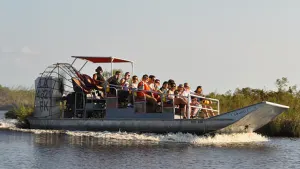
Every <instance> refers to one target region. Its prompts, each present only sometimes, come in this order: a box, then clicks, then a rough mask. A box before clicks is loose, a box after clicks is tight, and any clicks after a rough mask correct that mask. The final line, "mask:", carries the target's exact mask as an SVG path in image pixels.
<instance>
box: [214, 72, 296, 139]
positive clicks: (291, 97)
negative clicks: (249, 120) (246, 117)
mask: <svg viewBox="0 0 300 169" xmlns="http://www.w3.org/2000/svg"><path fill="white" fill-rule="evenodd" d="M275 84H276V86H277V91H267V90H262V89H251V88H249V87H247V88H242V89H239V88H237V89H236V90H235V91H234V92H231V91H228V92H226V93H225V94H216V93H210V94H209V97H213V98H217V99H219V100H220V108H221V112H222V113H224V112H228V111H231V110H234V109H238V108H241V107H244V106H248V105H251V104H255V103H258V102H261V101H270V102H275V103H279V104H283V105H287V106H289V107H290V108H289V109H288V110H287V111H286V112H284V113H282V114H281V115H279V116H278V117H277V118H275V119H274V120H273V121H272V122H270V123H269V124H267V125H266V126H264V127H263V128H261V129H260V130H259V131H258V132H260V133H263V134H265V135H269V136H291V137H292V136H295V137H300V91H299V90H297V87H296V86H289V85H288V80H287V78H281V79H277V80H276V82H275Z"/></svg>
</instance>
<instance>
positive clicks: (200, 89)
mask: <svg viewBox="0 0 300 169" xmlns="http://www.w3.org/2000/svg"><path fill="white" fill-rule="evenodd" d="M195 93H198V94H201V93H202V86H197V88H196V90H195Z"/></svg>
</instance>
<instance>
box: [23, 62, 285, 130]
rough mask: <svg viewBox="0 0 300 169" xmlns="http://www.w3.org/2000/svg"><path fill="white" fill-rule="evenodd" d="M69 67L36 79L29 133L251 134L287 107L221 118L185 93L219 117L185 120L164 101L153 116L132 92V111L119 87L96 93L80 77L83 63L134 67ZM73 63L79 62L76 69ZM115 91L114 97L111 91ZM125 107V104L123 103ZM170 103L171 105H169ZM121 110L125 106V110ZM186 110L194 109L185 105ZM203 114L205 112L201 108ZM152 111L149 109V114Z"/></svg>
mask: <svg viewBox="0 0 300 169" xmlns="http://www.w3.org/2000/svg"><path fill="white" fill-rule="evenodd" d="M72 58H74V61H73V62H72V63H55V64H52V65H50V66H48V67H47V68H46V69H45V70H44V71H43V72H42V73H41V74H40V76H39V77H37V78H36V79H35V91H36V95H35V107H34V113H33V114H32V116H31V117H29V118H28V121H29V124H30V128H33V129H59V130H80V131H126V132H151V133H168V132H173V133H177V132H183V133H195V134H200V135H201V134H207V133H239V132H254V131H256V130H257V129H259V128H261V127H262V126H264V125H266V124H267V123H269V122H270V121H271V120H273V119H274V118H275V117H276V116H278V115H279V114H281V113H282V112H284V111H286V110H287V109H288V108H289V107H288V106H285V105H280V104H276V103H272V102H268V101H264V102H260V103H257V104H253V105H249V106H246V107H242V108H240V109H237V110H233V111H230V112H227V113H222V114H220V103H219V100H217V99H214V98H207V97H202V96H197V95H193V94H189V95H188V96H187V99H188V100H189V103H190V100H191V97H198V98H202V99H205V100H210V102H211V103H212V104H213V105H214V106H213V107H212V109H211V111H214V112H215V113H216V114H217V115H215V116H212V117H209V118H201V116H200V115H199V114H201V109H200V111H199V113H198V116H197V117H196V118H193V119H191V118H190V109H189V110H188V112H187V114H188V116H187V119H184V118H182V116H181V114H180V113H179V114H178V107H177V106H176V105H174V104H168V103H167V102H164V101H162V102H161V104H160V105H159V106H160V108H159V109H158V111H156V112H151V111H149V110H150V109H148V106H149V105H148V103H147V101H146V98H144V99H141V98H137V95H136V92H138V91H131V92H130V93H129V94H128V98H131V100H132V104H131V106H126V105H130V104H127V102H126V99H125V100H124V99H120V96H119V95H118V93H120V92H122V90H123V89H122V88H120V87H118V86H110V85H106V86H105V87H104V89H103V88H99V86H97V84H95V82H94V81H93V79H92V78H91V76H89V75H87V74H84V73H82V71H81V70H82V68H83V67H84V66H85V65H86V64H87V63H95V64H110V65H111V74H113V65H114V64H116V63H129V64H131V67H132V70H131V71H132V74H133V73H134V72H133V71H134V62H133V61H130V60H126V59H120V58H115V57H94V56H72ZM76 61H81V62H83V65H82V66H81V67H78V68H75V66H74V63H75V62H76ZM101 89H102V90H103V97H95V91H97V90H101ZM111 91H114V92H111ZM124 102H126V103H125V104H124ZM173 103H174V102H173ZM124 105H125V106H124ZM187 106H190V107H192V105H190V104H188V105H187ZM202 109H203V108H202ZM151 110H152V109H151Z"/></svg>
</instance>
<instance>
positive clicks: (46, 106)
mask: <svg viewBox="0 0 300 169" xmlns="http://www.w3.org/2000/svg"><path fill="white" fill-rule="evenodd" d="M61 85H62V79H61V78H58V77H52V76H46V77H38V78H37V79H36V80H35V91H36V95H35V106H34V114H33V116H34V117H38V118H59V117H60V115H61V113H60V112H61V108H60V107H61V106H60V101H61V99H62V95H63V94H62V91H61Z"/></svg>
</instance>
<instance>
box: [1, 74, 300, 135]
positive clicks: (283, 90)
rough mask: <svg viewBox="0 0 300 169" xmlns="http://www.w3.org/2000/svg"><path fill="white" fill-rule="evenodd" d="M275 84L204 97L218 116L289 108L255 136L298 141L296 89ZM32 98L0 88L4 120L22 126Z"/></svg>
mask: <svg viewBox="0 0 300 169" xmlns="http://www.w3.org/2000/svg"><path fill="white" fill-rule="evenodd" d="M275 84H276V86H277V89H278V90H277V91H267V90H262V89H252V88H249V87H247V88H241V89H240V88H237V89H235V91H234V92H232V91H228V92H226V93H225V94H218V93H210V94H209V95H208V97H211V98H216V99H219V100H220V108H221V113H224V112H228V111H232V110H235V109H238V108H241V107H244V106H248V105H251V104H255V103H259V102H261V101H270V102H275V103H279V104H283V105H287V106H290V108H289V109H288V110H287V111H286V112H284V113H282V114H281V115H279V116H278V117H276V118H275V119H274V120H273V121H272V122H270V123H269V124H267V125H266V126H264V127H263V128H261V129H260V130H259V131H258V132H259V133H262V134H264V135H268V136H288V137H300V90H297V87H296V86H289V85H288V80H287V79H286V78H281V79H277V80H276V82H275ZM34 96H35V93H34V90H33V89H31V88H23V87H16V88H7V87H2V86H1V85H0V106H1V104H2V106H3V105H13V109H11V110H10V111H9V112H7V113H6V117H8V118H17V119H18V120H19V121H20V122H21V123H26V117H28V116H30V115H31V114H32V112H33V107H34Z"/></svg>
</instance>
